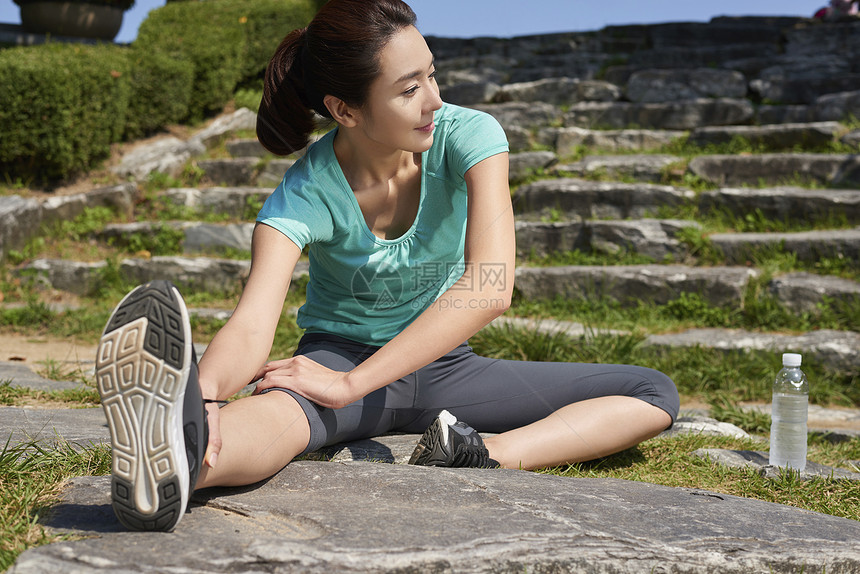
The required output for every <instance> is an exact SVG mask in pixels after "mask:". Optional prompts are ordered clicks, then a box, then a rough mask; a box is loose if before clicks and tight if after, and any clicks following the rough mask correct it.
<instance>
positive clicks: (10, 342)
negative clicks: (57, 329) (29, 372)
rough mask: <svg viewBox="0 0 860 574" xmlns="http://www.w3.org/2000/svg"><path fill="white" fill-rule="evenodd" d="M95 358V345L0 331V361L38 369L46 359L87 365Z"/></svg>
mask: <svg viewBox="0 0 860 574" xmlns="http://www.w3.org/2000/svg"><path fill="white" fill-rule="evenodd" d="M95 359H96V345H84V344H80V343H77V342H75V341H71V340H69V339H62V338H51V337H26V336H22V335H14V334H8V333H0V361H14V362H19V363H21V364H23V365H27V366H28V367H30V368H31V369H33V370H38V369H39V367H41V366H42V364H44V363H45V362H46V361H56V362H61V363H72V364H77V363H80V364H82V365H83V366H84V367H88V366H91V365H92V364H93V362H95Z"/></svg>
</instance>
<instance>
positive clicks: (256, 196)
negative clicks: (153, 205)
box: [161, 187, 273, 220]
mask: <svg viewBox="0 0 860 574" xmlns="http://www.w3.org/2000/svg"><path fill="white" fill-rule="evenodd" d="M272 191H273V188H272V187H206V188H194V187H174V188H171V189H168V190H166V191H164V192H163V193H162V194H161V196H162V197H163V198H164V199H166V200H168V201H170V202H172V203H173V204H174V205H177V206H181V207H188V208H191V209H192V210H199V211H200V212H202V213H207V214H214V215H226V216H229V217H235V218H239V219H245V220H248V219H254V218H255V217H256V216H257V212H258V211H259V209H260V206H262V204H263V202H264V201H266V199H267V198H268V197H269V196H270V195H271V194H272Z"/></svg>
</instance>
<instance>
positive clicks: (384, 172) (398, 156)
mask: <svg viewBox="0 0 860 574" xmlns="http://www.w3.org/2000/svg"><path fill="white" fill-rule="evenodd" d="M356 139H357V138H356V137H355V134H353V133H352V132H351V130H348V129H344V128H342V127H341V128H339V129H338V132H337V134H336V135H335V138H334V154H335V157H336V158H337V161H338V163H339V164H340V167H341V170H342V171H343V173H344V175H345V176H346V179H347V181H348V182H349V185H350V187H352V189H353V190H356V191H357V190H359V189H366V188H370V187H373V186H376V185H379V184H381V183H387V182H389V181H391V180H392V179H396V178H398V176H401V175H402V174H403V172H404V170H410V169H414V167H415V166H417V165H420V164H421V155H420V154H414V153H412V152H408V151H404V150H392V149H390V148H385V149H383V148H382V146H379V145H378V144H375V143H374V142H370V141H369V140H367V138H361V140H362V141H361V142H358V141H356Z"/></svg>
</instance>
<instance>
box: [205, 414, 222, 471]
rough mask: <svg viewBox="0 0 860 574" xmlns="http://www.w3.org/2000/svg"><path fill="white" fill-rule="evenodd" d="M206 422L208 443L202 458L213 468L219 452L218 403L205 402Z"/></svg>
mask: <svg viewBox="0 0 860 574" xmlns="http://www.w3.org/2000/svg"><path fill="white" fill-rule="evenodd" d="M203 408H204V409H206V423H207V425H208V426H209V443H208V444H207V445H206V453H205V454H204V455H203V460H204V461H205V462H206V464H208V465H209V467H210V468H215V465H216V464H217V462H218V454H219V453H220V452H221V413H220V411H219V410H218V403H205V404H204V405H203Z"/></svg>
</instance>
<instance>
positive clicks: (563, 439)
mask: <svg viewBox="0 0 860 574" xmlns="http://www.w3.org/2000/svg"><path fill="white" fill-rule="evenodd" d="M419 378H421V379H422V380H423V381H424V384H423V385H422V386H421V388H420V390H419V397H420V401H421V407H422V408H424V409H425V411H424V412H425V413H427V416H430V417H435V416H436V413H438V412H439V410H441V409H447V410H449V411H450V412H451V413H452V414H454V416H456V417H457V418H458V419H460V420H462V421H464V422H466V423H468V424H469V425H471V426H472V427H474V428H475V429H477V430H478V431H479V432H488V433H499V434H498V435H497V436H495V437H488V438H487V440H486V441H485V443H486V446H487V448H488V450H489V454H490V458H492V459H494V460H496V461H498V462H499V463H500V464H502V466H505V467H510V468H538V467H544V466H553V465H558V464H563V463H569V462H580V461H585V460H592V459H595V458H598V457H601V456H606V455H608V454H612V453H614V452H618V451H621V450H624V449H626V448H629V447H631V446H634V445H636V444H638V443H639V442H641V441H643V440H646V439H648V438H651V437H653V436H655V435H657V434H659V433H660V432H661V431H663V430H664V429H666V428H668V427H669V426H670V425H671V424H672V421H673V419H674V417H675V416H676V415H677V414H678V408H679V400H678V392H677V389H676V388H675V385H674V383H673V382H672V381H671V379H669V377H667V376H666V375H664V374H663V373H660V372H659V371H655V370H653V369H647V368H643V367H637V366H633V365H608V364H591V363H560V362H555V363H554V362H533V361H507V360H498V359H489V358H486V357H481V356H478V355H475V354H474V353H473V352H472V351H471V349H469V348H468V347H467V346H463V347H460V348H458V349H457V350H455V351H452V352H451V353H449V354H448V355H446V356H445V357H444V358H443V359H441V360H439V361H437V362H436V363H434V364H433V365H431V366H428V367H427V368H425V369H422V370H421V371H419ZM429 423H430V421H429V420H426V419H425V417H422V418H421V419H418V420H416V421H415V422H414V423H413V427H415V426H417V427H418V428H426V426H427V425H428V424H429ZM403 430H413V428H406V429H403Z"/></svg>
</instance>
